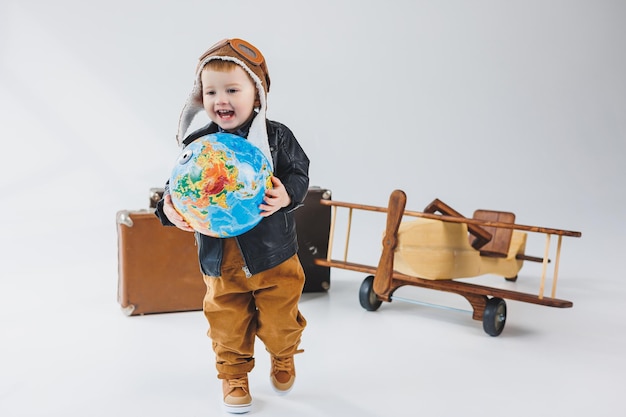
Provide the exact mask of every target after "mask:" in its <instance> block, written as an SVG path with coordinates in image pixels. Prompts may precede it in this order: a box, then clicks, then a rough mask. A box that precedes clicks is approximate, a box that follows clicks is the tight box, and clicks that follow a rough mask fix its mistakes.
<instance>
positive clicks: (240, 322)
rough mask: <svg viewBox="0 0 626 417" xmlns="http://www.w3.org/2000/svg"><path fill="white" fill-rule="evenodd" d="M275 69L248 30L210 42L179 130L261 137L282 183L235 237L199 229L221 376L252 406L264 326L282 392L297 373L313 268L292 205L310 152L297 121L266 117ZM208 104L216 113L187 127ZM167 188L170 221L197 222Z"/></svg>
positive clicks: (231, 399)
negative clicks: (252, 375)
mask: <svg viewBox="0 0 626 417" xmlns="http://www.w3.org/2000/svg"><path fill="white" fill-rule="evenodd" d="M269 87H270V78H269V74H268V71H267V66H266V64H265V59H264V57H263V55H262V54H261V52H260V51H259V50H258V49H257V48H255V47H254V46H253V45H251V44H250V43H248V42H246V41H244V40H241V39H226V40H223V41H221V42H218V43H217V44H216V45H214V46H213V47H211V48H210V49H209V50H208V51H207V52H205V53H204V54H203V55H202V56H201V57H200V60H199V63H198V66H197V68H196V78H195V82H194V87H193V90H192V92H191V95H190V97H189V99H188V100H187V103H186V104H185V106H184V108H183V111H182V113H181V117H180V121H179V128H178V135H177V139H178V142H179V144H181V145H183V146H185V145H188V144H189V143H191V142H192V141H193V140H195V139H197V138H199V137H202V136H205V135H207V134H210V133H215V132H221V131H225V132H229V133H234V134H236V135H238V136H241V137H244V138H246V139H247V140H248V141H250V142H251V143H253V144H255V145H256V146H257V147H259V148H260V149H261V151H262V152H263V153H264V154H265V155H266V156H267V157H268V160H269V161H271V162H272V164H273V177H272V182H273V187H272V188H271V189H268V190H267V191H266V194H265V199H264V204H262V205H261V206H260V207H259V208H260V210H261V215H262V217H263V218H262V220H261V222H260V223H259V224H258V225H257V226H255V227H254V228H253V229H252V230H250V231H248V232H246V233H244V234H242V235H240V236H237V237H231V238H223V239H222V238H213V237H209V236H206V235H203V234H200V233H197V232H196V234H195V235H196V242H197V245H198V256H199V260H200V268H201V270H202V273H203V275H204V281H205V284H206V287H207V292H206V295H205V298H204V304H203V310H204V314H205V316H206V318H207V320H208V322H209V331H208V335H209V337H210V338H211V340H212V345H213V350H214V352H215V355H216V368H217V372H218V378H219V379H221V380H222V389H223V403H224V406H225V407H226V410H227V411H228V412H231V413H245V412H247V411H249V410H250V408H251V404H252V397H251V396H250V390H249V387H248V372H250V371H251V370H252V369H253V367H254V356H253V355H254V342H255V336H258V337H259V339H261V340H262V341H263V343H264V344H265V348H266V350H267V351H268V352H269V353H270V355H271V359H272V369H271V372H270V380H271V383H272V386H273V388H274V389H275V390H276V391H277V392H278V393H279V394H285V393H287V392H288V391H289V390H290V389H291V388H292V386H293V383H294V381H295V376H296V373H295V367H294V361H293V355H294V354H296V353H301V352H302V351H301V350H298V345H299V344H300V338H301V334H302V331H303V330H304V327H305V326H306V320H305V319H304V317H303V316H302V315H301V314H300V312H299V310H298V301H299V299H300V295H301V293H302V288H303V286H304V279H305V278H304V272H303V269H302V265H301V264H300V261H299V259H298V256H297V251H298V246H297V239H296V229H295V220H294V214H293V211H294V210H295V209H296V208H298V207H299V206H301V205H302V201H303V200H304V197H305V195H306V192H307V189H308V184H309V178H308V169H309V160H308V157H307V156H306V154H305V153H304V151H303V150H302V148H301V147H300V145H299V144H298V141H297V140H296V138H295V137H294V135H293V133H292V132H291V130H289V128H287V127H286V126H284V125H283V124H281V123H278V122H275V121H271V120H267V119H266V118H265V112H266V108H267V101H266V99H267V93H268V92H269ZM202 109H204V110H205V112H206V113H207V115H208V116H209V118H210V119H211V123H209V124H208V125H207V126H205V127H203V128H201V129H199V130H197V131H196V132H193V133H191V134H190V135H189V136H187V137H185V134H186V131H187V129H188V128H189V125H190V124H191V122H192V121H193V118H194V116H195V115H196V114H197V113H198V112H199V111H200V110H202ZM171 201H172V200H171V196H170V195H169V192H168V187H167V184H166V191H165V193H164V196H163V199H162V200H161V201H160V202H159V203H158V205H157V216H158V217H159V218H160V219H161V222H162V223H163V224H164V225H175V226H177V227H178V228H180V229H182V230H186V231H193V229H192V228H191V227H190V226H189V225H188V224H187V223H186V222H185V221H184V220H183V218H182V217H181V216H180V214H179V213H178V212H177V211H176V210H175V209H174V206H173V205H172V202H171Z"/></svg>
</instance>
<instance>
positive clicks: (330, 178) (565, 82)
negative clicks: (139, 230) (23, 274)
mask: <svg viewBox="0 0 626 417" xmlns="http://www.w3.org/2000/svg"><path fill="white" fill-rule="evenodd" d="M624 17H626V4H625V3H623V2H619V1H550V2H545V1H523V2H522V1H515V2H498V1H472V2H467V1H448V2H443V3H442V2H436V1H418V2H416V1H392V2H373V1H368V2H358V1H326V0H322V1H316V2H307V3H301V2H290V1H264V2H256V1H232V2H210V1H180V2H164V1H162V2H154V1H148V0H145V1H138V0H133V1H118V0H112V1H107V2H83V1H71V0H61V1H58V2H52V3H51V2H44V1H32V0H31V1H29V0H26V1H23V0H20V1H12V0H3V1H2V3H1V5H0V56H1V64H0V117H1V120H0V134H1V137H2V153H1V156H0V158H1V159H0V167H1V168H0V169H2V175H1V176H0V191H1V193H2V199H3V200H2V201H3V202H4V204H3V205H2V212H3V214H4V216H3V217H4V218H5V223H7V224H6V225H5V227H8V229H9V230H8V232H6V233H3V240H5V239H6V241H5V245H4V247H5V250H4V253H3V257H4V256H7V261H8V264H11V263H12V261H16V260H19V262H18V263H17V268H14V269H12V271H18V272H19V270H21V269H22V268H24V266H25V265H24V257H23V256H22V255H23V254H24V253H27V254H28V257H27V258H26V263H27V264H33V262H31V261H30V260H36V259H39V260H42V262H55V259H57V257H58V256H59V254H58V253H57V252H56V250H57V249H62V253H61V254H60V256H65V255H69V254H70V252H74V251H80V252H81V256H83V255H84V256H90V257H94V258H98V259H103V258H102V257H104V259H105V260H104V261H103V262H104V263H105V264H106V265H109V263H110V262H111V260H112V259H113V257H114V255H115V248H114V246H115V235H114V223H113V219H114V215H115V211H116V210H119V209H135V208H143V207H145V206H146V205H147V190H148V189H149V188H150V187H153V186H159V185H161V184H162V183H163V182H164V180H165V179H166V178H167V176H168V174H169V171H170V168H171V166H172V163H173V161H174V160H175V158H176V156H177V153H178V149H177V147H176V146H175V143H174V134H175V130H176V123H177V120H178V115H179V111H180V109H181V107H182V104H183V102H184V100H185V98H186V96H187V94H188V92H189V90H190V88H191V83H192V74H193V70H194V67H195V63H196V58H197V57H198V56H199V54H200V53H202V52H203V51H204V50H205V48H207V47H208V46H210V45H211V44H212V43H213V42H215V41H216V40H219V39H221V38H223V37H242V38H244V39H248V40H250V41H251V42H253V43H254V44H255V45H257V46H258V47H259V48H260V49H261V50H262V51H263V52H264V54H265V56H266V58H267V61H268V65H269V69H270V74H271V77H272V89H271V92H270V96H269V117H270V118H273V119H276V120H279V121H282V122H283V123H285V124H287V125H288V126H290V127H291V128H292V130H294V132H295V133H296V135H297V137H298V138H299V140H300V141H301V143H302V145H303V147H304V148H305V150H306V151H307V152H308V154H309V156H310V158H311V160H312V165H311V183H312V184H315V185H320V186H323V187H328V188H331V189H332V190H333V193H334V198H335V199H337V200H344V201H352V202H361V203H364V204H382V205H384V204H385V203H386V200H387V197H388V194H389V192H390V191H391V190H393V189H395V188H402V189H404V190H405V191H406V192H407V194H408V197H409V202H408V206H409V208H412V209H417V210H419V209H422V208H423V207H424V206H425V205H426V204H427V203H428V202H430V201H431V200H432V199H433V198H435V197H439V198H441V199H442V200H444V201H446V202H447V203H448V204H450V205H452V206H453V207H455V208H456V209H457V210H459V211H461V212H462V213H464V214H467V215H470V214H471V213H472V211H473V210H474V209H476V208H490V209H500V210H510V211H513V212H515V213H516V214H517V219H518V222H520V223H526V224H535V225H540V226H548V227H558V228H565V229H573V230H580V231H582V232H583V238H582V239H581V240H579V241H578V240H577V241H575V242H574V243H573V244H570V248H571V249H569V248H567V247H566V248H565V249H567V250H571V251H573V252H572V253H574V252H575V251H578V252H579V253H580V256H572V259H567V258H566V260H567V261H571V262H573V263H577V264H576V265H575V268H572V270H573V271H579V272H581V273H584V274H585V276H588V277H590V276H591V275H594V274H595V272H596V271H597V269H596V268H597V267H598V266H601V265H603V264H605V262H606V261H607V260H608V261H610V260H611V259H613V258H614V257H616V256H619V254H620V252H618V250H617V249H618V248H617V245H618V242H619V241H618V240H615V239H619V238H620V237H621V235H622V234H623V232H624V226H623V224H622V223H621V221H620V218H621V215H622V214H623V207H624V205H625V203H626V193H625V192H624V190H623V187H622V186H621V183H622V182H623V180H624V178H625V173H626V170H625V168H624V164H622V163H621V160H622V158H623V157H624V156H625V155H626V154H625V150H626V138H625V135H626V120H625V118H624V116H625V112H626V78H625V77H624V74H626V49H625V48H624V47H623V42H624V40H625V39H626V26H624V24H623V22H624ZM12 231H15V232H16V233H12ZM357 233H358V232H357ZM63 236H68V238H67V239H65V240H64V239H63ZM33 240H35V241H39V242H42V243H43V242H45V243H44V244H45V245H49V244H50V243H52V242H56V243H53V245H54V246H53V247H48V248H47V249H46V250H45V251H44V253H39V252H40V251H39V249H37V248H35V247H33ZM60 241H62V242H60ZM37 246H40V245H37ZM622 246H623V245H622ZM91 249H97V251H95V252H96V253H90V252H92V251H91ZM620 249H623V247H622V248H620ZM33 251H35V252H37V254H36V255H35V256H34V257H32V256H33ZM83 252H86V253H84V254H83ZM567 253H569V252H566V254H567ZM566 256H567V255H566ZM603 257H606V258H607V259H603ZM3 263H4V264H5V265H6V264H7V262H3ZM567 265H568V263H567V262H565V263H564V265H563V267H564V268H567ZM569 265H572V266H574V264H571V263H570V264H569ZM583 270H584V272H582V271H583ZM609 272H611V271H609ZM616 272H617V271H612V273H616Z"/></svg>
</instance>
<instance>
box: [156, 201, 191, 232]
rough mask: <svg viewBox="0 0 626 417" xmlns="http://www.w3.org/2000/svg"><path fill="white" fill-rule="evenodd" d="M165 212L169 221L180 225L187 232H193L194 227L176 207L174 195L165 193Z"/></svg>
mask: <svg viewBox="0 0 626 417" xmlns="http://www.w3.org/2000/svg"><path fill="white" fill-rule="evenodd" d="M163 213H165V215H166V216H167V218H168V219H169V221H171V222H172V223H174V226H176V227H178V228H179V229H181V230H184V231H186V232H193V231H194V230H193V228H192V227H191V226H189V223H187V222H186V221H185V219H183V216H181V215H180V214H179V213H178V212H177V211H176V209H175V208H174V204H172V196H171V195H169V194H165V197H164V198H163Z"/></svg>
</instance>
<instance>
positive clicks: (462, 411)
mask: <svg viewBox="0 0 626 417" xmlns="http://www.w3.org/2000/svg"><path fill="white" fill-rule="evenodd" d="M16 240H17V239H16ZM57 249H58V248H57ZM43 258H44V259H43V261H42V262H43V264H46V263H48V262H49V263H51V264H48V265H47V266H48V267H49V272H48V273H42V272H37V271H38V269H37V268H34V267H33V265H29V264H28V263H27V262H25V261H20V260H16V259H10V260H8V261H9V262H8V263H7V264H8V265H9V269H8V272H9V275H6V276H4V277H3V279H2V291H1V293H0V309H1V310H2V314H1V315H0V320H1V322H0V323H1V326H0V328H1V334H2V336H1V343H0V416H3V417H18V416H112V415H114V416H120V417H121V416H151V417H158V416H214V415H220V414H221V413H222V410H221V408H220V386H219V384H218V380H217V379H216V378H215V372H214V368H213V364H212V358H213V356H212V352H211V350H210V344H209V340H208V338H207V337H206V336H205V332H206V328H207V326H206V324H205V321H204V317H203V316H202V313H201V312H188V313H173V314H160V315H150V316H137V317H126V316H124V315H123V314H122V312H121V310H120V309H119V307H118V305H117V303H116V299H115V297H116V296H115V291H116V279H117V274H116V269H115V268H116V265H115V262H111V259H110V257H104V258H107V259H108V261H107V262H102V263H101V264H100V263H98V262H96V261H93V262H92V263H89V262H87V263H82V262H80V261H79V259H81V257H80V256H77V257H76V259H77V261H76V263H75V264H74V266H73V267H69V266H67V265H65V266H63V267H62V265H60V264H55V263H54V262H55V261H54V260H52V259H46V258H45V256H44V257H43ZM11 261H13V262H11ZM43 264H40V265H43ZM522 271H524V270H522ZM533 271H534V270H533V269H532V268H529V273H528V274H527V275H524V274H521V276H520V279H519V280H518V282H517V283H514V284H512V283H504V284H497V285H504V286H509V287H511V288H517V289H519V290H528V291H534V288H535V286H536V284H537V277H536V276H533V275H532V274H530V272H533ZM362 279H363V276H362V275H361V274H356V273H352V272H348V271H344V270H333V274H332V286H331V289H330V291H329V292H328V293H323V294H318V293H309V294H304V295H303V297H302V302H301V310H302V312H303V314H304V315H305V316H306V318H307V319H308V322H309V325H308V327H307V329H306V332H305V335H304V340H303V346H302V347H303V348H304V349H305V350H306V352H305V353H304V354H302V355H299V356H298V357H297V362H296V363H297V370H298V380H297V385H296V386H295V388H294V390H293V391H292V392H291V393H290V394H289V395H287V396H283V397H279V396H277V395H275V394H274V393H273V391H272V390H271V388H270V385H269V381H268V369H269V368H268V367H269V362H268V357H267V355H266V353H265V351H264V350H263V347H262V346H261V345H258V349H257V367H256V368H255V370H254V371H253V373H252V374H251V390H252V394H253V396H254V406H253V410H252V415H257V416H272V417H279V416H315V417H318V416H372V417H373V416H403V415H407V416H415V415H424V416H461V415H462V416H484V415H490V414H496V415H499V414H504V415H507V416H529V415H535V416H542V415H560V416H564V415H590V416H617V415H623V412H624V410H625V408H624V405H623V399H622V397H621V396H622V395H623V389H624V387H625V386H626V377H625V375H626V354H625V353H624V352H625V348H626V336H625V333H624V324H623V321H624V320H623V318H624V312H623V309H622V305H623V295H624V289H625V286H626V284H624V281H623V280H620V279H615V278H606V277H599V279H597V280H593V281H592V280H588V279H576V278H573V279H567V278H565V277H564V278H563V279H562V282H561V290H560V294H559V296H560V298H565V299H570V300H572V301H574V308H572V309H564V310H559V309H552V308H547V307H541V306H535V305H530V304H524V303H519V302H513V301H509V302H508V307H509V313H508V320H507V324H506V327H505V329H504V331H503V333H502V334H501V335H500V336H499V337H490V336H488V335H486V334H485V333H484V332H483V330H482V325H481V323H480V322H477V321H473V320H472V319H471V317H470V315H469V314H467V313H463V312H458V311H452V310H442V309H436V308H431V307H424V306H419V305H414V304H407V303H402V302H398V301H395V302H392V303H384V304H383V305H382V307H381V308H380V309H379V310H378V311H377V312H367V311H365V310H363V309H362V308H361V307H360V305H359V302H358V290H359V285H360V282H361V280H362ZM498 282H500V279H498ZM70 289H71V290H70ZM397 295H399V296H403V297H407V298H413V299H420V300H422V301H426V302H430V303H441V304H445V305H447V306H451V307H458V308H462V309H469V304H468V303H467V302H465V300H464V299H462V298H461V297H459V296H457V295H452V294H445V293H439V292H434V291H430V290H424V289H419V288H415V287H404V288H401V289H400V290H398V292H397Z"/></svg>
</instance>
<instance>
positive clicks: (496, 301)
mask: <svg viewBox="0 0 626 417" xmlns="http://www.w3.org/2000/svg"><path fill="white" fill-rule="evenodd" d="M505 323H506V302H505V301H504V300H503V299H502V298H498V297H493V298H490V299H488V300H487V305H486V306H485V311H484V312H483V330H485V333H487V334H488V335H489V336H499V335H500V333H502V329H504V324H505Z"/></svg>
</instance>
